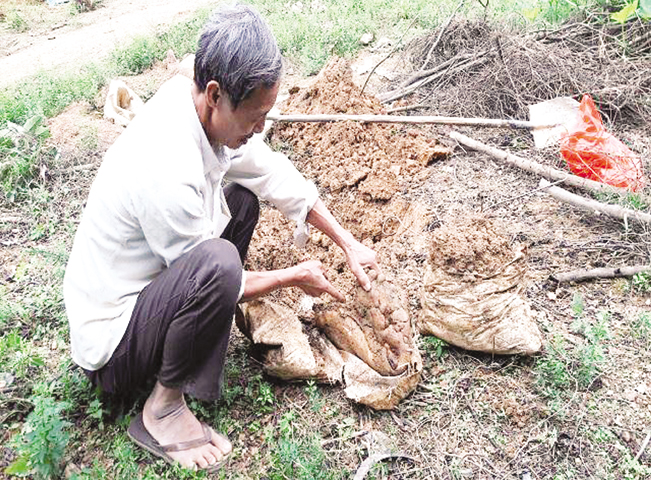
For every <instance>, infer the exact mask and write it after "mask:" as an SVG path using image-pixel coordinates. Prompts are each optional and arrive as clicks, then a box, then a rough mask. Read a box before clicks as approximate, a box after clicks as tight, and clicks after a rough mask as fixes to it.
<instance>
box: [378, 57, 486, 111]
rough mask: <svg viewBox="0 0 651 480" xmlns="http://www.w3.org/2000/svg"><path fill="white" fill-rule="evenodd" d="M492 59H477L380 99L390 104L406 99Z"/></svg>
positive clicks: (379, 96)
mask: <svg viewBox="0 0 651 480" xmlns="http://www.w3.org/2000/svg"><path fill="white" fill-rule="evenodd" d="M490 58H491V57H490V56H486V57H481V58H477V59H476V60H473V61H469V62H465V63H463V64H462V65H455V66H454V68H451V69H450V70H446V71H444V72H439V73H436V74H434V75H431V76H429V77H427V78H425V79H423V80H422V81H420V82H416V83H414V84H412V85H411V86H409V87H408V88H399V89H396V90H392V91H390V92H386V93H383V94H381V95H378V96H377V97H378V99H379V100H380V102H382V103H389V102H393V101H394V100H399V99H400V98H402V97H406V96H407V95H409V94H411V93H414V92H415V91H416V90H418V89H419V88H420V87H423V86H425V85H428V84H429V83H431V82H433V81H434V80H438V79H439V78H440V77H442V76H443V75H454V74H457V73H459V72H461V71H463V70H466V69H468V68H470V67H475V66H477V65H481V64H484V63H486V62H487V61H488V60H489V59H490Z"/></svg>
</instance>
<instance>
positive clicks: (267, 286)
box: [241, 260, 345, 302]
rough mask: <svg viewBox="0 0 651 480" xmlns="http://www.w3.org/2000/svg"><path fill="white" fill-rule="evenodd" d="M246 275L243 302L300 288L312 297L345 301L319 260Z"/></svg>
mask: <svg viewBox="0 0 651 480" xmlns="http://www.w3.org/2000/svg"><path fill="white" fill-rule="evenodd" d="M245 273H246V281H245V284H244V294H243V295H242V299H241V301H242V302H247V301H249V300H253V299H255V298H258V297H261V296H263V295H267V294H268V293H271V292H273V291H274V290H278V289H280V288H285V287H298V288H300V289H301V290H303V291H304V292H305V293H307V294H308V295H310V296H312V297H319V296H321V295H322V294H324V293H327V294H329V295H331V296H332V297H333V298H334V299H335V300H337V301H339V302H343V301H344V300H345V297H344V296H343V294H342V293H341V292H339V290H337V289H336V288H335V287H334V285H332V284H331V283H330V282H329V281H328V279H327V277H326V275H325V269H324V268H323V265H322V264H321V262H319V261H318V260H308V261H305V262H302V263H299V264H298V265H294V266H293V267H289V268H284V269H282V270H271V271H268V272H245Z"/></svg>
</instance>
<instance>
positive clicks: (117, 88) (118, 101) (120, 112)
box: [104, 79, 144, 127]
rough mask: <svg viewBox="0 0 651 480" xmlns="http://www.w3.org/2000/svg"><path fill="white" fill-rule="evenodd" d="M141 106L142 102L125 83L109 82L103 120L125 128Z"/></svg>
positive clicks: (119, 81)
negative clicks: (108, 120) (111, 121)
mask: <svg viewBox="0 0 651 480" xmlns="http://www.w3.org/2000/svg"><path fill="white" fill-rule="evenodd" d="M143 105H144V102H143V101H142V100H141V99H140V97H139V96H138V95H137V94H136V93H135V92H134V91H133V90H131V89H130V88H129V87H128V86H127V84H126V83H124V82H123V81H122V80H117V79H116V80H111V83H110V84H109V88H108V93H107V94H106V101H105V102H104V118H108V119H110V120H113V122H115V123H116V124H117V125H122V126H123V127H126V126H127V125H128V124H129V122H131V120H133V118H134V117H135V116H136V114H137V113H138V112H139V111H140V109H141V108H142V106H143Z"/></svg>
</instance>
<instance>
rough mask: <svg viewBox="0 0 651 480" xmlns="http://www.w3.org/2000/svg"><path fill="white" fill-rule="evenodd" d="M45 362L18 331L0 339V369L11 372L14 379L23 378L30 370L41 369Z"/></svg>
mask: <svg viewBox="0 0 651 480" xmlns="http://www.w3.org/2000/svg"><path fill="white" fill-rule="evenodd" d="M44 365H45V362H44V361H43V359H42V358H41V356H40V355H38V354H37V353H36V352H35V350H34V347H33V345H32V343H31V342H29V341H27V340H25V339H24V338H23V337H22V335H21V334H20V331H18V330H13V331H11V332H9V333H7V334H6V335H3V336H2V337H0V369H2V371H5V372H11V373H12V374H13V375H14V376H15V377H16V378H25V377H27V376H28V373H29V372H30V371H31V370H32V369H36V368H41V367H43V366H44Z"/></svg>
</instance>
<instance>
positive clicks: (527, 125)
mask: <svg viewBox="0 0 651 480" xmlns="http://www.w3.org/2000/svg"><path fill="white" fill-rule="evenodd" d="M267 120H272V121H274V122H341V121H346V120H348V121H354V122H365V123H416V124H431V123H435V124H441V125H466V126H483V127H511V128H522V129H534V128H551V127H555V126H556V125H557V124H552V125H538V124H535V123H531V122H528V121H526V120H502V119H494V118H463V117H440V116H415V115H414V116H399V115H373V114H370V115H344V114H312V115H310V114H288V115H279V114H269V115H267Z"/></svg>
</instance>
